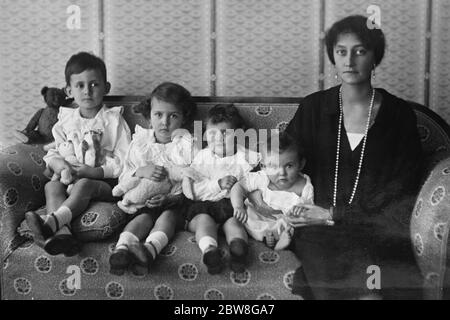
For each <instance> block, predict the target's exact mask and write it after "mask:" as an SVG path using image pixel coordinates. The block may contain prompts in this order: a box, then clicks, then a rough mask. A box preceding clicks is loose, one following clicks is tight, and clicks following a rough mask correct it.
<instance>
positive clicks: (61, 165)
mask: <svg viewBox="0 0 450 320" xmlns="http://www.w3.org/2000/svg"><path fill="white" fill-rule="evenodd" d="M48 167H49V168H50V169H51V170H52V171H53V172H54V173H56V174H61V171H63V170H64V169H66V170H69V171H70V172H73V169H72V166H71V165H70V163H68V162H67V161H66V160H64V159H61V158H55V159H52V160H50V163H49V164H48Z"/></svg>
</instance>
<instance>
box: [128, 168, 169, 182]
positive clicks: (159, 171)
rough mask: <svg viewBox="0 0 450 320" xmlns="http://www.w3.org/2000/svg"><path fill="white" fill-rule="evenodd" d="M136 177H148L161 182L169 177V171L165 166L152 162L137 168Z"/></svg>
mask: <svg viewBox="0 0 450 320" xmlns="http://www.w3.org/2000/svg"><path fill="white" fill-rule="evenodd" d="M136 177H139V178H147V179H150V180H152V181H155V182H160V181H162V180H164V179H165V178H166V177H167V171H166V169H164V167H163V166H155V165H154V164H150V165H148V166H145V167H140V168H138V169H137V170H136Z"/></svg>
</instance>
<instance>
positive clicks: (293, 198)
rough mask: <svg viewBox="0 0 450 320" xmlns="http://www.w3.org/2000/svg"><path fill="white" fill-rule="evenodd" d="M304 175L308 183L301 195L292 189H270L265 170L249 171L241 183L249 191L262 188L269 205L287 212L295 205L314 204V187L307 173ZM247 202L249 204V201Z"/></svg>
mask: <svg viewBox="0 0 450 320" xmlns="http://www.w3.org/2000/svg"><path fill="white" fill-rule="evenodd" d="M303 176H304V177H305V178H306V183H305V186H304V187H303V190H302V195H301V196H298V195H297V194H296V193H295V192H292V191H282V190H270V189H269V183H270V180H269V177H268V176H267V174H266V173H265V172H264V170H261V171H258V172H249V173H248V174H247V175H246V176H245V177H244V178H243V179H242V181H241V184H242V185H243V186H244V188H245V189H246V190H247V191H248V192H252V191H255V190H260V191H261V192H262V198H263V200H264V202H265V203H266V204H267V205H268V206H269V207H271V208H272V209H274V210H280V211H282V212H283V214H287V213H288V212H289V210H290V209H291V208H292V207H293V206H295V205H300V204H314V187H313V185H312V184H311V179H310V178H309V176H308V175H306V174H303ZM246 203H247V204H248V202H246Z"/></svg>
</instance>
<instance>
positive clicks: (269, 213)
mask: <svg viewBox="0 0 450 320" xmlns="http://www.w3.org/2000/svg"><path fill="white" fill-rule="evenodd" d="M248 200H249V201H250V203H251V204H252V205H253V207H254V208H255V210H256V211H257V212H258V213H259V214H261V215H262V216H264V217H266V218H269V219H273V220H277V218H276V217H275V215H277V214H283V212H281V211H278V210H274V209H272V208H271V207H269V206H268V205H267V203H265V202H264V200H263V198H262V193H261V191H259V190H256V191H253V192H251V193H250V194H249V195H248Z"/></svg>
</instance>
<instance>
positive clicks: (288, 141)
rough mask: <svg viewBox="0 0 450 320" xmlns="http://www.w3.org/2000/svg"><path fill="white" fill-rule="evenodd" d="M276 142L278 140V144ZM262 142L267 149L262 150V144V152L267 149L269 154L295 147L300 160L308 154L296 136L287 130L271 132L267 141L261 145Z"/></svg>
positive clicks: (279, 152)
mask: <svg viewBox="0 0 450 320" xmlns="http://www.w3.org/2000/svg"><path fill="white" fill-rule="evenodd" d="M275 142H278V146H277V145H276V143H275ZM261 144H262V145H263V146H264V147H265V149H263V150H261V146H260V152H262V151H266V152H267V153H268V154H269V153H272V152H276V153H278V154H281V153H283V152H284V151H286V150H289V149H293V150H296V151H297V157H298V160H299V161H301V160H303V159H304V158H305V156H306V155H305V151H304V150H303V148H302V147H300V146H299V145H298V143H297V141H295V140H294V138H293V137H292V136H291V135H289V134H288V133H287V132H286V131H281V132H279V133H278V134H269V135H268V137H267V141H262V142H261V143H260V145H261ZM277 147H278V148H277Z"/></svg>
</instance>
